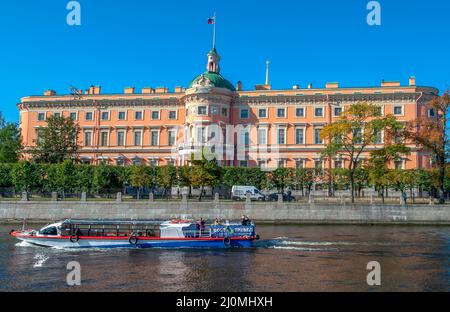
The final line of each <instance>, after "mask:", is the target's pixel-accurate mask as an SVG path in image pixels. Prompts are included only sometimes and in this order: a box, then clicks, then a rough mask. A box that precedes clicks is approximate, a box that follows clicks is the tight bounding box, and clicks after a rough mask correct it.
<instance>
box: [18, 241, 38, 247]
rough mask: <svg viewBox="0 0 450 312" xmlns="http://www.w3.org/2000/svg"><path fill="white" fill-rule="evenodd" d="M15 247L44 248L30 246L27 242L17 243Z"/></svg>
mask: <svg viewBox="0 0 450 312" xmlns="http://www.w3.org/2000/svg"><path fill="white" fill-rule="evenodd" d="M15 246H16V247H33V248H42V247H39V246H37V245H33V244H30V243H28V242H25V241H21V242H19V243H17V244H16V245H15Z"/></svg>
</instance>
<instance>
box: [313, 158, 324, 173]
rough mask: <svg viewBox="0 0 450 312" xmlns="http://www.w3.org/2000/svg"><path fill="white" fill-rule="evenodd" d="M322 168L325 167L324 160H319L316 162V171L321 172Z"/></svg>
mask: <svg viewBox="0 0 450 312" xmlns="http://www.w3.org/2000/svg"><path fill="white" fill-rule="evenodd" d="M322 167H323V162H322V160H319V159H316V160H314V168H315V169H317V170H320V169H322Z"/></svg>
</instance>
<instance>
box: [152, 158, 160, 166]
mask: <svg viewBox="0 0 450 312" xmlns="http://www.w3.org/2000/svg"><path fill="white" fill-rule="evenodd" d="M158 163H159V160H158V159H157V158H152V159H150V166H152V167H158Z"/></svg>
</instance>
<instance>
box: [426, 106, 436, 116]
mask: <svg viewBox="0 0 450 312" xmlns="http://www.w3.org/2000/svg"><path fill="white" fill-rule="evenodd" d="M428 117H436V111H435V110H434V108H430V109H429V110H428Z"/></svg>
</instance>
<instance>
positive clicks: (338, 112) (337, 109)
mask: <svg viewBox="0 0 450 312" xmlns="http://www.w3.org/2000/svg"><path fill="white" fill-rule="evenodd" d="M341 114H342V107H335V108H334V116H335V117H339V116H341Z"/></svg>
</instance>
